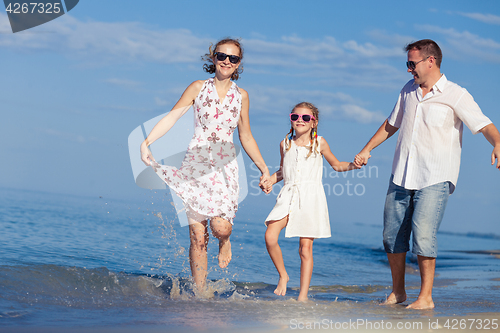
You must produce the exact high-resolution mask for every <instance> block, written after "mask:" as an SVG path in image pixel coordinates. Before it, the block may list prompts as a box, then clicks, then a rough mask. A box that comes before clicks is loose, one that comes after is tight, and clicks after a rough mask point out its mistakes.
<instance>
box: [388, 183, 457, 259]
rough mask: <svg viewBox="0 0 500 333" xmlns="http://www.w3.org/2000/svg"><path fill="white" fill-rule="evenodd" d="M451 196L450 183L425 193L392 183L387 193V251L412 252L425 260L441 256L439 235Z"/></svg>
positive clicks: (434, 187)
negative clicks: (438, 248) (411, 240)
mask: <svg viewBox="0 0 500 333" xmlns="http://www.w3.org/2000/svg"><path fill="white" fill-rule="evenodd" d="M449 196H450V182H443V183H438V184H435V185H431V186H428V187H425V188H423V189H421V190H408V189H405V188H404V187H401V186H398V185H396V184H394V183H393V182H392V177H391V183H390V185H389V189H388V190H387V197H386V200H385V209H384V248H385V251H386V252H387V253H404V252H408V251H409V250H410V234H411V233H412V232H413V250H412V252H413V253H414V254H416V255H419V256H424V257H432V258H435V257H437V239H436V234H437V231H438V229H439V225H440V224H441V221H442V219H443V215H444V210H445V208H446V204H447V203H448V198H449Z"/></svg>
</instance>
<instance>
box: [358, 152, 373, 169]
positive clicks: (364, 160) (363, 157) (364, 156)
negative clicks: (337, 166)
mask: <svg viewBox="0 0 500 333" xmlns="http://www.w3.org/2000/svg"><path fill="white" fill-rule="evenodd" d="M370 157H372V155H370V152H369V151H364V150H362V151H360V152H359V154H358V155H356V157H354V165H355V166H356V167H358V168H361V167H362V166H363V165H366V164H368V159H369V158H370Z"/></svg>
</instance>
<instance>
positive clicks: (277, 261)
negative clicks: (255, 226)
mask: <svg viewBox="0 0 500 333" xmlns="http://www.w3.org/2000/svg"><path fill="white" fill-rule="evenodd" d="M287 224H288V215H287V216H286V217H285V218H283V219H281V220H278V221H270V222H268V223H267V230H266V235H265V238H266V247H267V252H268V253H269V256H270V257H271V260H272V261H273V264H274V267H276V269H277V270H278V274H279V275H280V279H279V281H278V286H277V287H276V290H274V293H275V294H276V295H278V296H285V294H286V285H287V283H288V280H289V277H288V274H287V272H286V269H285V263H284V262H283V254H282V253H281V248H280V246H279V244H278V238H279V236H280V232H281V230H283V228H284V227H286V225H287Z"/></svg>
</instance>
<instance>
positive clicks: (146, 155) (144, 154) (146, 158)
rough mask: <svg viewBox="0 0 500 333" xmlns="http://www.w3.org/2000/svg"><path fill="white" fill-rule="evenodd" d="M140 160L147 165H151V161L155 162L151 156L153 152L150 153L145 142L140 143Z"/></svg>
mask: <svg viewBox="0 0 500 333" xmlns="http://www.w3.org/2000/svg"><path fill="white" fill-rule="evenodd" d="M141 160H142V161H143V162H144V164H146V165H147V166H151V163H152V162H156V161H155V159H154V158H153V154H151V151H150V150H149V148H148V146H146V144H144V143H143V144H141Z"/></svg>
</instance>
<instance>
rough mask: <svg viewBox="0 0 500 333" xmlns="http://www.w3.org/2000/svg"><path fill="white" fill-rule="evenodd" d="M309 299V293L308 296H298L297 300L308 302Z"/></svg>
mask: <svg viewBox="0 0 500 333" xmlns="http://www.w3.org/2000/svg"><path fill="white" fill-rule="evenodd" d="M308 300H309V298H307V295H306V296H300V295H299V297H298V298H297V301H298V302H307V301H308Z"/></svg>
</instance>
